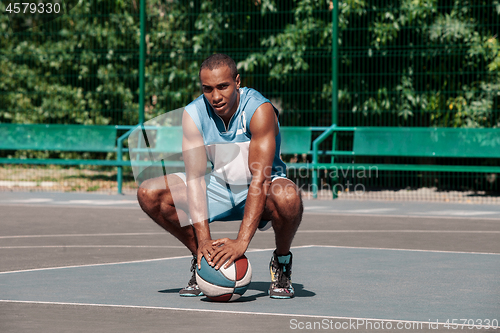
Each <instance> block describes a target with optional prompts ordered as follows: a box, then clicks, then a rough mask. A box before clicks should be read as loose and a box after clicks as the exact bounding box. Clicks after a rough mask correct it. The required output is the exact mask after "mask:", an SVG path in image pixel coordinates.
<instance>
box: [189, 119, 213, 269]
mask: <svg viewBox="0 0 500 333" xmlns="http://www.w3.org/2000/svg"><path fill="white" fill-rule="evenodd" d="M182 133H183V138H182V155H183V158H184V164H185V166H186V186H187V201H188V205H189V214H190V216H191V220H192V222H193V227H194V229H195V233H196V238H197V241H198V252H197V257H198V267H199V266H200V261H201V257H202V256H204V257H205V259H207V262H208V263H209V264H211V260H210V253H211V252H212V251H211V250H212V237H211V236H210V228H209V226H208V210H207V201H206V190H207V187H206V183H205V171H206V169H207V155H206V152H205V146H204V143H203V137H202V136H201V134H200V131H199V130H198V128H197V127H196V124H195V123H194V121H193V119H192V118H191V116H189V114H188V113H187V112H186V111H184V114H183V116H182Z"/></svg>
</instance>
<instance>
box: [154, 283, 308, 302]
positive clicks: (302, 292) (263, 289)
mask: <svg viewBox="0 0 500 333" xmlns="http://www.w3.org/2000/svg"><path fill="white" fill-rule="evenodd" d="M269 284H270V283H269V282H264V281H252V282H250V285H249V286H248V290H254V291H260V293H258V294H254V295H252V296H245V295H243V296H242V297H240V298H239V299H237V300H236V301H234V302H250V301H256V300H257V299H258V298H260V297H269V294H268V290H269ZM293 288H294V289H295V297H314V296H315V295H316V293H314V292H312V291H310V290H307V289H304V285H303V284H301V283H293ZM180 290H181V288H173V289H165V290H160V291H158V292H159V293H164V294H178V293H179V291H180ZM201 300H202V301H206V302H212V301H211V300H210V299H209V298H207V297H204V298H201Z"/></svg>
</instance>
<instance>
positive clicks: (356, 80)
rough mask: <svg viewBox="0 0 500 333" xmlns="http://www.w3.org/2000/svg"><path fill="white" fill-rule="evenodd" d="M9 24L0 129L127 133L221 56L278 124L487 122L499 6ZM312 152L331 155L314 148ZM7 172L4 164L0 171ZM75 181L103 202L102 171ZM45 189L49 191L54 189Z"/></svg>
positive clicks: (499, 81) (369, 6) (222, 3)
mask: <svg viewBox="0 0 500 333" xmlns="http://www.w3.org/2000/svg"><path fill="white" fill-rule="evenodd" d="M141 5H142V6H144V19H143V21H142V22H143V26H142V29H141V15H140V14H141V10H140V9H141ZM2 6H5V5H4V3H2V4H0V10H2V11H4V10H5V8H4V7H2ZM332 22H334V23H335V24H333V25H332ZM10 23H11V22H10V21H9V18H8V17H7V16H0V46H1V53H0V122H13V123H58V124H87V125H93V124H96V125H135V124H137V123H138V122H139V121H142V120H143V119H144V120H148V119H151V118H153V117H155V116H157V115H160V114H162V113H165V112H168V111H170V110H174V109H177V108H179V107H182V106H184V105H186V104H187V103H189V102H190V101H191V100H192V99H193V98H194V97H196V96H198V95H199V94H200V89H199V85H198V69H199V65H200V64H201V61H202V60H203V59H204V58H205V57H206V56H208V55H210V54H212V53H214V52H223V53H227V54H229V55H230V56H232V57H233V58H234V59H235V60H236V62H237V63H238V68H239V71H240V74H241V76H242V85H244V86H249V87H253V88H256V89H258V90H259V91H261V92H262V93H263V94H264V95H265V96H266V97H268V98H269V99H270V100H271V101H272V102H273V103H274V104H275V105H276V106H277V107H278V108H279V109H280V112H281V114H280V117H281V124H282V125H284V126H329V125H331V124H332V123H337V124H338V125H339V126H409V127H414V126H420V127H429V126H438V127H499V125H500V113H499V100H500V96H499V94H498V91H500V89H499V88H500V74H499V73H500V44H499V42H498V38H497V37H498V36H496V34H497V33H498V31H499V28H500V1H499V0H483V1H481V0H470V1H467V0H462V1H454V0H447V1H443V0H440V1H438V0H418V1H415V0H371V1H369V0H347V1H339V2H338V3H335V4H334V3H333V2H332V1H329V0H326V1H325V0H295V1H289V0H277V1H272V0H249V1H229V0H213V1H195V0H190V1H180V0H178V1H175V0H174V1H166V0H163V1H161V0H147V1H146V0H143V1H140V0H131V1H119V0H91V1H86V2H82V1H81V2H79V3H78V4H77V5H76V6H75V7H74V8H72V9H71V10H70V11H68V12H66V14H65V15H63V16H61V17H59V18H57V19H55V20H53V21H51V22H47V23H44V24H42V25H38V26H36V27H34V28H32V29H29V30H23V31H16V29H15V27H13V26H12V25H11V24H10ZM141 40H142V41H143V44H142V45H143V52H142V53H141ZM141 54H143V57H142V60H143V63H144V65H143V66H141V64H142V62H141ZM142 69H143V70H144V76H143V75H142V72H141V70H142ZM142 77H144V81H143V82H142V84H141V78H142ZM138 110H143V113H142V112H139V111H138ZM338 140H339V147H340V149H349V145H352V138H351V137H349V134H345V135H341V136H339V137H338ZM321 148H322V149H329V148H331V147H328V142H325V144H324V145H323V146H322V147H321ZM0 154H2V156H8V155H10V156H17V157H19V156H27V157H31V156H37V157H46V158H48V157H54V154H56V153H54V152H51V153H45V152H30V151H28V152H26V151H22V152H14V151H1V152H0ZM68 154H73V155H68ZM57 155H58V157H59V156H63V157H68V156H70V157H74V156H77V154H76V153H57ZM78 156H79V155H78ZM93 157H96V156H93ZM97 158H108V159H113V158H114V155H113V154H106V155H98V156H97ZM285 158H286V159H288V160H290V159H299V160H300V159H302V157H301V156H285ZM307 158H309V159H310V157H307ZM340 161H344V162H348V161H350V160H349V159H348V158H345V159H344V160H340ZM406 161H407V159H403V158H401V159H399V160H397V162H401V163H405V162H406ZM439 163H468V164H477V165H482V164H485V163H486V164H488V163H490V164H491V163H498V162H496V161H492V160H488V159H475V160H472V161H471V160H450V159H445V160H443V161H439ZM11 168H16V167H2V168H0V169H2V170H4V171H5V170H7V169H8V170H11ZM24 168H27V169H28V171H27V172H26V171H22V172H21V171H19V172H13V174H14V175H17V176H19V177H17V176H16V177H17V178H15V179H12V175H10V176H7V175H4V176H2V175H0V178H2V179H4V180H9V179H11V180H12V181H14V182H16V181H21V180H22V179H24V181H28V180H29V181H34V182H38V183H40V179H51V181H52V182H54V183H57V184H58V182H57V181H56V180H55V179H57V176H56V175H58V174H64V172H66V171H68V170H75V169H68V168H62V169H60V170H58V171H54V170H53V169H52V168H51V167H44V168H35V170H41V171H39V173H38V174H35V176H33V175H34V172H33V167H28V166H26V167H24ZM64 170H66V171H64ZM63 171H64V172H63ZM68 172H69V171H68ZM78 172H79V173H80V174H82V177H83V178H82V179H84V181H83V182H82V183H78V184H80V185H78V186H76V185H74V184H75V183H74V182H73V183H71V181H72V180H74V179H80V178H78V177H77V176H74V175H73V176H68V179H69V180H67V181H66V183H68V184H73V185H74V186H73V187H71V186H70V185H66V186H63V187H61V188H62V189H64V190H71V189H75V190H85V189H88V188H90V189H91V190H105V191H108V190H109V191H113V189H114V187H115V186H116V184H114V183H113V174H114V172H116V171H115V170H114V169H113V168H110V169H106V168H102V167H100V168H94V169H92V168H89V167H86V168H85V169H81V170H79V171H78ZM78 172H77V173H78ZM89 172H90V174H87V175H86V176H83V174H84V173H89ZM4 173H7V172H4ZM101 173H102V174H104V173H106V176H100V175H101ZM11 174H12V172H11ZM125 175H128V176H129V178H127V182H126V184H125V187H124V189H125V191H127V190H130V191H133V188H134V186H135V185H134V183H133V180H132V179H131V178H130V172H128V171H127V170H125ZM9 177H11V178H9ZM23 177H24V178H23ZM71 177H73V178H71ZM322 177H323V185H325V188H327V187H328V186H332V185H333V184H335V183H336V182H340V183H342V184H345V182H346V181H348V180H350V181H351V183H352V182H358V183H362V184H364V185H366V187H367V188H368V189H372V190H377V191H378V190H381V189H404V188H412V189H415V188H422V187H431V188H437V189H455V190H460V191H464V190H472V191H486V192H485V193H487V192H488V191H489V192H495V191H497V192H498V190H499V185H498V183H499V182H498V181H497V180H496V178H495V176H494V175H474V174H446V173H416V172H413V173H409V172H390V173H382V174H380V175H379V177H377V178H376V179H367V180H366V179H365V180H360V179H349V177H340V178H339V179H332V178H331V177H328V176H325V175H323V176H322ZM436 179H437V182H436ZM296 181H297V182H306V183H307V182H309V180H307V179H306V180H298V179H297V180H296ZM57 184H56V185H54V187H51V188H50V189H60V188H59V187H58V186H59V185H57ZM36 188H41V187H40V186H38V187H36ZM373 193H375V191H373Z"/></svg>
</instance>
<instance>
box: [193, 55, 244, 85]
mask: <svg viewBox="0 0 500 333" xmlns="http://www.w3.org/2000/svg"><path fill="white" fill-rule="evenodd" d="M224 65H225V66H227V67H229V70H230V71H231V76H232V77H233V80H236V76H238V68H237V67H236V63H235V62H234V60H233V59H232V58H231V57H230V56H228V55H226V54H223V53H216V54H212V55H211V56H210V57H208V58H207V59H205V60H204V61H203V62H202V63H201V66H200V71H199V73H198V77H199V76H200V74H201V70H202V69H209V70H211V71H212V70H214V69H217V68H219V67H221V66H224Z"/></svg>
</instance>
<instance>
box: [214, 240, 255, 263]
mask: <svg viewBox="0 0 500 333" xmlns="http://www.w3.org/2000/svg"><path fill="white" fill-rule="evenodd" d="M212 245H213V247H214V249H213V251H212V253H211V254H210V255H211V257H212V264H211V266H212V267H214V266H215V269H219V268H221V267H222V265H224V263H226V264H225V265H224V268H228V267H229V266H230V265H231V264H232V263H233V262H234V261H235V260H236V259H238V258H239V257H241V256H242V255H243V254H245V251H246V250H247V246H248V245H247V244H245V243H244V242H242V241H240V240H237V239H229V238H220V239H216V240H215V241H213V242H212ZM209 264H210V263H209Z"/></svg>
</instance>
